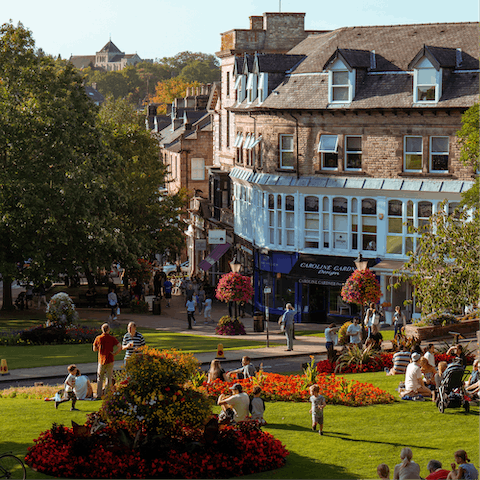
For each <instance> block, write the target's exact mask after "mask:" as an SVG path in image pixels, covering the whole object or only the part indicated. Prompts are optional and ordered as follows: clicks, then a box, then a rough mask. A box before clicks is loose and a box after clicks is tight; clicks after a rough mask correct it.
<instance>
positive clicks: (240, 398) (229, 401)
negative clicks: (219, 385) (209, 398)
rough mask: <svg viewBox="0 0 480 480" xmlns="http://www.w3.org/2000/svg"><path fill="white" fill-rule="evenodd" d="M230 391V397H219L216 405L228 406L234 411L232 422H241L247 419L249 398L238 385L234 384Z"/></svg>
mask: <svg viewBox="0 0 480 480" xmlns="http://www.w3.org/2000/svg"><path fill="white" fill-rule="evenodd" d="M230 390H232V393H233V395H232V396H230V397H226V396H225V395H223V394H222V395H220V396H219V397H218V401H217V405H225V406H228V405H230V406H231V407H232V408H233V409H234V410H235V417H234V420H235V421H236V422H242V421H243V420H246V419H247V418H248V415H249V406H250V398H248V395H247V394H246V393H245V392H244V391H243V387H242V385H241V384H240V383H235V384H234V385H233V386H231V387H230Z"/></svg>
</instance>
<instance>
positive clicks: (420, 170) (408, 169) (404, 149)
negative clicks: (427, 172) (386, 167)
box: [403, 135, 423, 173]
mask: <svg viewBox="0 0 480 480" xmlns="http://www.w3.org/2000/svg"><path fill="white" fill-rule="evenodd" d="M407 138H420V139H421V146H422V148H421V150H420V151H414V150H412V151H407ZM407 155H420V157H421V165H420V168H419V169H413V168H407ZM422 168H423V137H421V136H420V135H405V136H404V137H403V171H404V172H413V173H418V172H422Z"/></svg>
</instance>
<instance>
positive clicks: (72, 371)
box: [55, 365, 78, 412]
mask: <svg viewBox="0 0 480 480" xmlns="http://www.w3.org/2000/svg"><path fill="white" fill-rule="evenodd" d="M67 371H68V375H67V378H66V379H65V393H64V394H63V398H62V399H61V400H59V401H57V400H56V401H55V408H58V406H59V405H60V404H61V403H64V402H68V401H70V400H71V401H72V407H71V408H70V411H72V412H74V411H78V408H75V404H76V403H77V396H76V395H75V391H74V388H75V381H76V379H77V376H76V373H77V366H76V365H70V366H69V367H68V368H67Z"/></svg>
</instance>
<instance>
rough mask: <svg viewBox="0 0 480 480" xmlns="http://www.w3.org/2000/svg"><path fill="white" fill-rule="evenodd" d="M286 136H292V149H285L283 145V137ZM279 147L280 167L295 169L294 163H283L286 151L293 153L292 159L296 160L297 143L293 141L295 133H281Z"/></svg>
mask: <svg viewBox="0 0 480 480" xmlns="http://www.w3.org/2000/svg"><path fill="white" fill-rule="evenodd" d="M284 137H290V138H291V139H292V149H291V150H284V149H283V148H282V145H283V141H282V140H283V138H284ZM278 143H279V145H278V149H279V154H280V159H279V160H280V162H279V163H280V168H282V169H284V170H294V169H295V166H294V165H284V164H283V154H284V153H291V154H292V160H293V162H295V158H294V157H295V145H294V143H293V134H292V133H282V134H280V135H279V137H278Z"/></svg>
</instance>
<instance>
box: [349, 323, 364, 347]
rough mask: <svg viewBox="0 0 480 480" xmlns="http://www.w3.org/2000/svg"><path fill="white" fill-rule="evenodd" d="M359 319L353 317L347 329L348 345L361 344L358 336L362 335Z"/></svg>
mask: <svg viewBox="0 0 480 480" xmlns="http://www.w3.org/2000/svg"><path fill="white" fill-rule="evenodd" d="M359 324H360V319H359V318H358V317H355V318H354V319H353V323H351V324H350V325H349V326H348V328H347V335H349V336H350V344H351V345H357V346H358V345H360V344H361V343H362V339H361V338H360V335H361V333H362V327H361V326H360V325H359Z"/></svg>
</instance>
